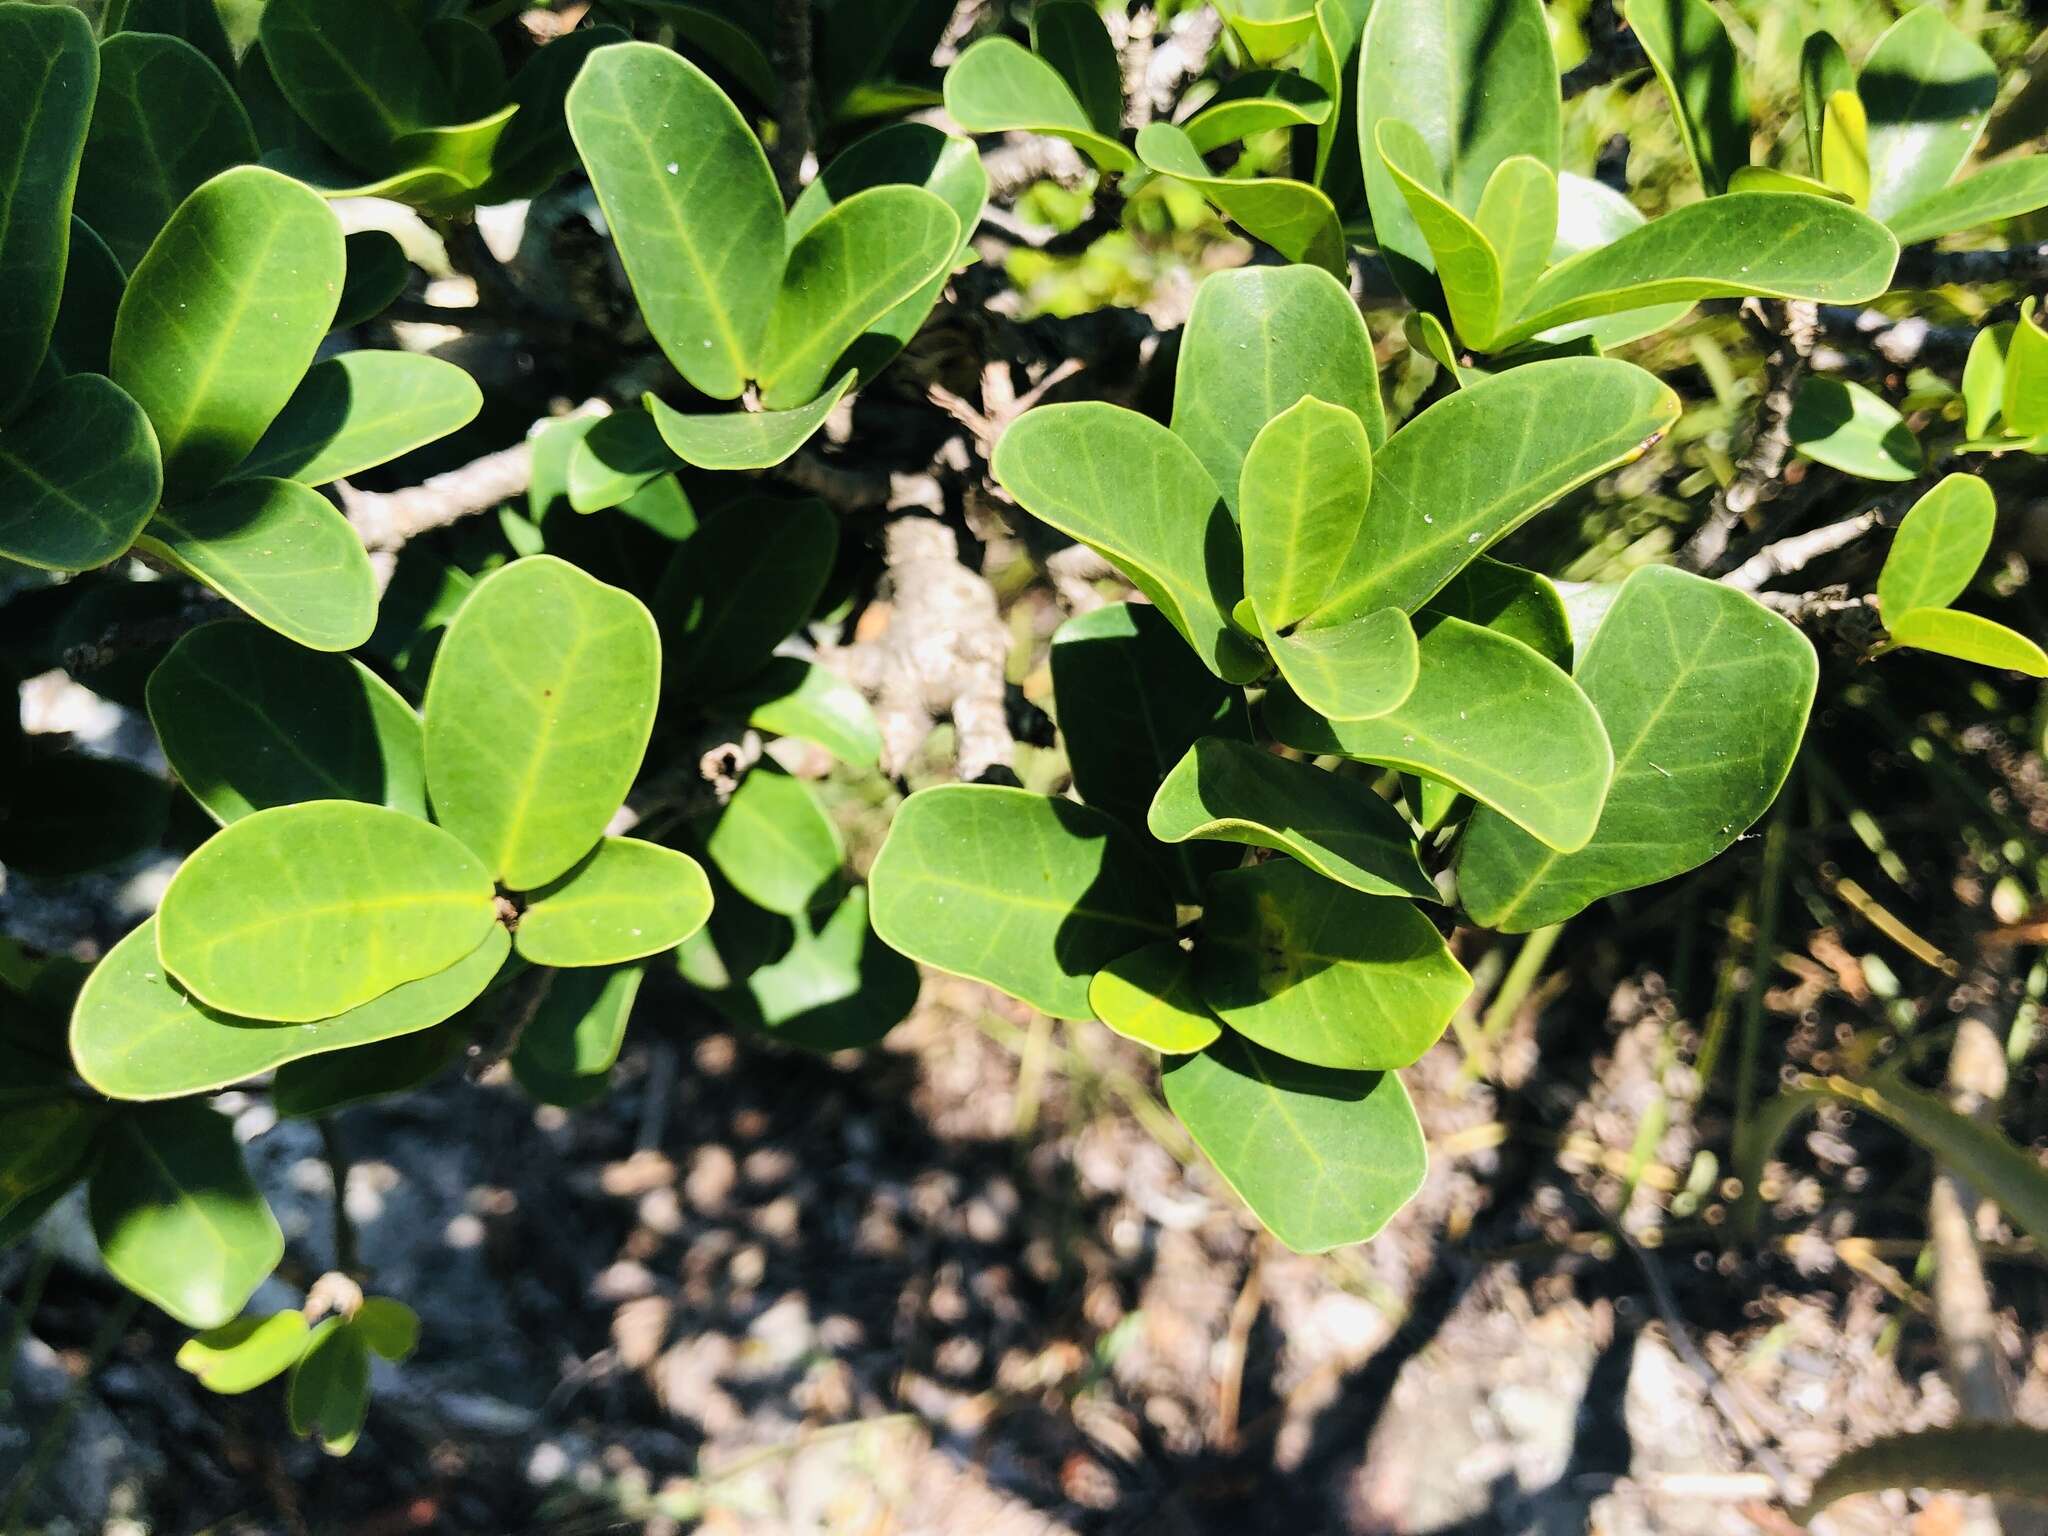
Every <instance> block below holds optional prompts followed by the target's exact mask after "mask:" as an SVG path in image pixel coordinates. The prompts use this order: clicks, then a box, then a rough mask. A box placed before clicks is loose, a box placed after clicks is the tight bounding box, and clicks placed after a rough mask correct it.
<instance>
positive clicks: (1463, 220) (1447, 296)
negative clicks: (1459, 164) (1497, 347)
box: [1377, 117, 1547, 349]
mask: <svg viewBox="0 0 2048 1536" xmlns="http://www.w3.org/2000/svg"><path fill="white" fill-rule="evenodd" d="M1377 149H1378V155H1379V159H1380V162H1381V163H1382V164H1383V165H1384V166H1385V167H1386V168H1387V170H1388V171H1389V172H1391V173H1392V175H1393V178H1394V184H1395V185H1396V186H1397V187H1399V188H1400V191H1401V196H1402V197H1403V198H1404V199H1406V201H1407V204H1408V214H1409V217H1410V218H1411V219H1412V220H1413V221H1414V223H1415V226H1416V228H1418V229H1419V230H1421V232H1422V238H1423V241H1424V243H1425V244H1427V246H1428V247H1429V258H1430V260H1429V264H1430V268H1431V270H1433V271H1434V272H1435V273H1436V276H1437V281H1438V282H1439V283H1440V284H1441V285H1442V286H1443V293H1444V304H1445V306H1446V307H1447V308H1448V309H1449V311H1450V316H1451V323H1452V324H1453V325H1455V326H1456V327H1457V330H1458V335H1459V336H1460V337H1461V338H1463V339H1464V341H1465V343H1466V344H1467V345H1468V346H1473V347H1479V348H1482V349H1484V348H1485V347H1487V346H1488V345H1490V344H1491V342H1492V341H1493V338H1494V335H1495V334H1496V333H1497V332H1498V331H1499V330H1500V329H1501V327H1502V324H1503V322H1504V321H1505V320H1506V319H1507V316H1506V315H1505V314H1504V313H1503V296H1502V287H1503V283H1502V278H1501V270H1500V253H1499V252H1497V251H1496V250H1494V248H1493V245H1492V243H1491V242H1490V241H1489V240H1488V239H1487V238H1486V236H1485V234H1484V233H1483V232H1482V231H1481V230H1480V228H1479V226H1478V225H1477V224H1475V223H1474V222H1473V221H1472V220H1471V219H1469V218H1467V217H1466V216H1465V215H1464V214H1463V213H1462V212H1460V211H1459V210H1458V208H1457V207H1456V206H1454V205H1453V204H1452V203H1451V201H1450V199H1449V198H1448V197H1446V196H1445V194H1444V189H1443V183H1442V181H1441V180H1440V179H1439V178H1438V176H1437V168H1436V162H1435V159H1434V158H1433V157H1432V155H1431V153H1430V148H1429V142H1428V140H1426V139H1424V138H1423V136H1422V135H1421V134H1420V133H1419V132H1417V131H1416V130H1415V129H1414V128H1413V127H1411V126H1410V125H1409V124H1407V123H1405V122H1403V121H1401V119H1400V118H1398V117H1389V118H1383V119H1381V121H1380V127H1379V138H1378V144H1377ZM1501 164H1502V165H1506V164H1507V161H1505V160H1503V161H1502V162H1501ZM1539 165H1540V162H1539ZM1546 243H1547V242H1546Z"/></svg>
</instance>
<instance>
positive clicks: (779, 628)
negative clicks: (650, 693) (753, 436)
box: [653, 496, 839, 694]
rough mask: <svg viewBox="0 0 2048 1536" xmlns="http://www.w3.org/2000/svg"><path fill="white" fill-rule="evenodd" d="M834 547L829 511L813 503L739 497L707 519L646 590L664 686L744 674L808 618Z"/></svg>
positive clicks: (730, 680) (736, 679)
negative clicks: (652, 588)
mask: <svg viewBox="0 0 2048 1536" xmlns="http://www.w3.org/2000/svg"><path fill="white" fill-rule="evenodd" d="M838 550H839V519H838V518H837V517H836V516H834V515H833V513H832V510H831V509H830V508H829V507H827V506H826V505H825V504H824V503H823V502H821V501H812V500H809V499H805V500H802V501H791V500H786V499H782V498H773V497H766V496H748V497H744V498H742V499H740V500H738V501H736V502H734V503H733V504H732V505H730V506H728V507H725V508H724V509H722V510H721V511H719V512H718V513H717V514H716V515H714V516H712V517H710V518H708V519H707V520H706V521H705V523H704V524H703V526H702V527H700V528H699V529H698V530H697V531H696V532H695V533H693V534H692V535H690V537H689V538H688V539H687V540H685V541H684V542H683V544H682V545H681V546H680V547H679V548H678V549H677V550H676V553H675V556H674V558H673V559H671V560H670V562H669V566H668V569H667V570H666V571H664V572H663V573H662V577H661V584H660V585H659V586H658V587H656V588H655V592H654V598H653V606H654V612H655V615H656V617H657V620H658V621H659V623H660V625H661V635H662V645H663V649H664V651H665V652H666V656H667V661H666V668H667V670H666V674H665V682H666V684H667V686H668V688H669V690H670V691H671V692H672V693H679V694H680V693H682V692H685V691H690V692H695V691H698V690H704V691H712V690H717V689H722V688H726V687H730V686H733V685H736V684H739V683H742V682H744V681H746V680H747V679H748V678H750V677H752V676H753V675H754V674H755V673H756V672H758V671H759V670H760V669H761V668H762V667H763V666H764V665H765V664H766V663H767V661H768V657H769V655H770V653H771V652H773V651H774V649H775V647H776V646H777V645H778V644H780V643H781V641H782V639H783V637H784V636H786V635H788V634H789V633H790V631H792V630H794V629H796V628H798V627H799V626H800V625H801V624H802V623H803V622H804V620H805V619H807V618H808V617H809V616H810V613H811V610H812V609H813V608H814V607H815V606H816V605H817V602H818V597H819V595H820V594H821V593H822V592H823V591H824V590H825V582H826V579H827V578H828V577H829V576H830V575H831V574H832V562H833V560H834V558H835V557H836V556H837V554H838Z"/></svg>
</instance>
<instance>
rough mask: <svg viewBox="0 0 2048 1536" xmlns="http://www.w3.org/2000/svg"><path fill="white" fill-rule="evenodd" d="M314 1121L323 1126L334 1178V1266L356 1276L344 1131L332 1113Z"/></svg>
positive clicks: (323, 1143) (323, 1148) (322, 1140)
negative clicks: (340, 1129)
mask: <svg viewBox="0 0 2048 1536" xmlns="http://www.w3.org/2000/svg"><path fill="white" fill-rule="evenodd" d="M314 1124H315V1125H317V1126H318V1127H319V1128H320V1150H321V1151H322V1152H323V1153H325V1154H326V1157H327V1172H328V1176H329V1177H330V1178H331V1179H332V1180H333V1181H334V1267H335V1268H336V1269H338V1270H340V1271H341V1272H342V1273H343V1274H344V1275H349V1276H354V1275H355V1274H356V1273H357V1272H358V1270H359V1268H360V1263H359V1260H358V1258H357V1245H356V1224H355V1223H354V1222H353V1221H351V1220H350V1219H349V1214H348V1151H347V1149H346V1148H344V1147H343V1146H342V1144H341V1132H340V1131H338V1130H337V1129H336V1128H335V1124H334V1117H333V1116H332V1115H322V1116H320V1117H319V1118H318V1119H317V1120H316V1121H314Z"/></svg>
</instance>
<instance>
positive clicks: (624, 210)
mask: <svg viewBox="0 0 2048 1536" xmlns="http://www.w3.org/2000/svg"><path fill="white" fill-rule="evenodd" d="M568 115H569V132H570V134H571V135H572V136H573V137H574V139H575V141H576V149H577V153H578V154H580V155H581V156H582V157H583V164H584V168H585V169H586V170H588V171H589V172H590V183H591V186H592V188H593V189H594V190H595V191H596V193H597V200H598V204H599V206H600V207H602V208H603V210H604V216H605V222H606V224H607V225H609V226H610V228H611V232H612V240H613V241H614V243H616V244H617V246H618V248H619V258H620V260H621V261H623V262H624V263H625V267H626V276H627V278H628V280H629V281H630V282H631V283H632V285H633V296H634V297H635V298H636V299H638V300H639V301H640V312H641V314H642V315H643V316H644V317H645V318H646V320H647V328H648V329H649V330H650V331H652V332H653V333H654V339H655V340H656V341H657V342H658V343H659V344H660V346H661V350H662V351H663V352H664V353H666V354H667V356H668V359H669V361H670V362H672V363H673V364H675V367H676V371H677V372H679V373H680V374H682V376H683V377H684V378H685V379H688V380H689V381H690V383H691V384H692V385H694V386H695V387H696V388H698V389H700V390H702V391H703V392H704V393H705V394H707V395H710V396H712V397H713V398H714V399H719V400H732V399H736V398H737V397H738V395H739V393H740V391H741V389H742V388H744V387H745V385H746V382H747V380H748V379H749V378H751V377H752V376H753V375H754V372H755V370H756V367H757V364H758V361H759V357H760V353H761V347H762V343H763V342H764V341H765V340H766V338H767V335H768V324H769V320H770V318H771V316H772V315H773V313H774V310H775V299H776V293H777V291H778V289H779V288H780V286H781V281H782V260H781V252H782V250H783V240H784V236H783V229H782V196H781V194H780V193H779V192H778V191H777V190H776V187H775V173H774V172H773V171H771V170H770V169H769V168H768V157H767V155H766V154H765V153H764V152H763V151H762V149H761V143H760V140H758V139H756V138H755V137H754V131H753V129H751V128H750V127H748V126H747V122H746V119H745V118H743V117H741V116H740V114H739V110H738V109H737V108H736V107H734V106H733V104H732V103H731V102H730V101H729V100H727V99H726V96H725V93H724V92H723V91H721V90H719V88H718V87H717V86H716V85H715V84H713V83H712V81H711V78H710V77H709V76H708V75H706V74H705V73H704V72H703V71H702V70H700V69H698V68H697V66H696V65H694V64H692V63H690V62H689V61H688V60H687V59H684V58H682V57H680V56H679V55H677V54H674V53H671V52H670V51H669V50H668V49H666V48H660V47H656V46H655V45H654V44H652V43H619V44H617V45H615V46H612V47H608V48H600V49H598V50H597V51H596V52H595V53H593V54H591V55H590V58H589V60H588V61H587V62H586V63H585V64H584V66H583V69H582V72H581V73H580V74H578V75H577V77H576V83H575V84H574V85H572V86H571V87H570V88H569V97H568ZM686 170H687V173H688V174H685V171H686Z"/></svg>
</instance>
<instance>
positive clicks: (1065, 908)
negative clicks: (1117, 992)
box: [869, 784, 1173, 1019]
mask: <svg viewBox="0 0 2048 1536" xmlns="http://www.w3.org/2000/svg"><path fill="white" fill-rule="evenodd" d="M869 889H870V892H871V895H872V899H873V903H874V925H875V932H876V933H878V934H880V935H881V937H882V941H883V942H884V943H886V944H887V945H889V947H890V948H892V949H895V950H898V951H900V952H901V953H903V954H906V955H908V956H910V957H911V958H912V959H913V960H921V961H923V962H924V963H925V964H927V965H931V966H936V967H938V968H939V969H940V970H945V971H952V972H954V973H955V974H956V975H961V976H968V977H972V978H973V979H974V980H976V981H984V982H987V983H988V984H989V985H990V986H993V987H996V988H998V989H1000V990H1002V991H1004V992H1007V993H1009V994H1010V995H1011V996H1012V997H1016V998H1020V999H1022V1000H1023V1001H1024V1002H1027V1003H1029V1004H1031V1006H1033V1007H1034V1008H1038V1009H1040V1010H1041V1011H1043V1012H1045V1013H1049V1014H1051V1015H1053V1016H1054V1017H1055V1018H1062V1019H1085V1018H1089V1017H1091V1016H1092V1014H1091V1010H1090V1008H1089V1003H1088V983H1089V979H1090V978H1091V977H1092V976H1093V975H1094V974H1095V972H1097V971H1098V970H1100V969H1102V967H1103V966H1105V965H1107V964H1108V963H1109V962H1110V961H1112V960H1114V959H1116V957H1117V956H1119V955H1123V954H1128V953H1129V952H1130V951H1131V950H1133V949H1137V948H1139V947H1141V946H1142V945H1145V944H1149V943H1152V942H1154V941H1156V940H1159V939H1163V938H1169V937H1171V936H1172V933H1173V903H1172V900H1171V899H1170V898H1169V897H1168V895H1167V893H1166V891H1165V889H1164V888H1163V887H1162V886H1161V885H1160V884H1159V883H1158V881H1157V879H1156V877H1155V876H1154V875H1153V873H1152V870H1151V867H1150V865H1149V863H1148V861H1147V858H1146V855H1145V852H1144V850H1143V848H1142V846H1141V845H1140V844H1139V843H1138V841H1137V840H1136V839H1135V838H1134V837H1133V836H1132V835H1131V834H1130V833H1128V832H1126V831H1125V830H1124V829H1123V827H1122V826H1121V825H1119V824H1118V823H1117V822H1116V821H1114V820H1112V819H1111V818H1110V817H1108V816H1107V815H1105V814H1103V813H1102V812H1101V811H1096V810H1091V809H1089V808H1088V807H1086V806H1080V805H1075V804H1073V803H1072V802H1071V801H1066V800H1054V799H1048V798H1047V797H1045V796H1043V795H1034V794H1029V793H1027V792H1026V791H1024V790H1021V789H1004V788H1000V787H997V786H993V785H980V784H949V785H943V786H941V787H939V788H936V789H926V790H920V791H919V792H918V793H916V794H914V795H912V796H911V797H910V798H909V799H908V800H906V801H904V802H903V805H902V807H901V809H899V810H898V811H897V813H896V819H895V821H894V823H893V824H892V825H891V826H890V829H889V838H888V841H887V842H886V843H884V844H883V845H882V851H881V854H880V855H879V856H878V857H877V858H876V860H875V866H874V870H873V872H872V873H871V874H870V876H869Z"/></svg>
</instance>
